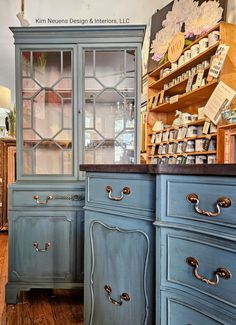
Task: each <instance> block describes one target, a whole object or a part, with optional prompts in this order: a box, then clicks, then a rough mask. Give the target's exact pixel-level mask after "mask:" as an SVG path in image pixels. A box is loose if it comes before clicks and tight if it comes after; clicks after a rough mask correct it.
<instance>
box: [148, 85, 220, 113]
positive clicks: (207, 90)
mask: <svg viewBox="0 0 236 325" xmlns="http://www.w3.org/2000/svg"><path fill="white" fill-rule="evenodd" d="M217 83H218V81H212V82H210V83H208V84H206V85H205V86H202V87H200V88H197V89H194V90H192V91H190V92H188V93H185V94H184V95H182V96H179V100H178V101H177V102H175V103H173V104H170V103H164V104H161V105H158V106H156V107H154V108H152V109H151V110H150V112H160V113H161V112H173V111H175V110H176V109H178V110H181V109H183V108H185V107H187V106H189V105H193V104H197V103H198V102H201V101H204V100H207V99H208V98H209V97H210V95H211V93H212V92H213V90H214V89H215V87H216V85H217Z"/></svg>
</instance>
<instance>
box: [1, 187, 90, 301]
mask: <svg viewBox="0 0 236 325" xmlns="http://www.w3.org/2000/svg"><path fill="white" fill-rule="evenodd" d="M34 195H40V201H45V198H46V197H47V196H48V195H53V196H55V197H61V196H63V195H64V196H70V195H80V196H81V197H84V184H83V183H82V182H81V183H79V182H78V183H77V184H76V183H67V184H53V183H51V184H45V183H44V184H42V183H41V184H38V185H37V184H32V183H31V184H29V183H26V182H25V183H20V182H18V183H16V184H13V185H11V186H10V197H11V201H10V210H9V278H8V283H7V285H6V303H16V302H17V294H18V293H19V292H20V291H21V290H30V289H31V288H76V287H82V286H83V245H84V243H83V233H84V230H83V226H84V223H83V220H84V213H83V208H82V206H83V205H84V200H82V201H76V202H74V201H71V200H65V199H60V198H59V199H55V200H54V199H53V200H51V201H49V202H48V203H47V204H42V205H38V204H37V203H36V202H35V200H33V198H32V197H33V196H34ZM19 198H21V200H19ZM21 201H22V203H21ZM75 203H76V204H75ZM26 208H27V209H26ZM34 242H37V243H38V244H39V249H44V248H45V243H48V242H50V243H51V246H50V247H49V248H48V250H47V251H46V252H37V251H36V250H35V248H34V247H33V243H34Z"/></svg>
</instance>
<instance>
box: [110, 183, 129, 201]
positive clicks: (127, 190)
mask: <svg viewBox="0 0 236 325" xmlns="http://www.w3.org/2000/svg"><path fill="white" fill-rule="evenodd" d="M106 192H107V193H108V198H109V199H110V200H113V201H121V200H122V199H123V198H124V195H129V194H130V193H131V189H130V188H129V187H127V186H126V187H123V189H122V190H121V191H120V196H112V186H110V185H108V186H107V187H106Z"/></svg>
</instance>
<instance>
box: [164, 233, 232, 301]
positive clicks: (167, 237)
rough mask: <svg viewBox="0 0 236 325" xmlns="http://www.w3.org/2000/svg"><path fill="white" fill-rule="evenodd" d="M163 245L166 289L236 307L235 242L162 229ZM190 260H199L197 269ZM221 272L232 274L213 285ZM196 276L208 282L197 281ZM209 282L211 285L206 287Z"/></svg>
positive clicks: (220, 278)
mask: <svg viewBox="0 0 236 325" xmlns="http://www.w3.org/2000/svg"><path fill="white" fill-rule="evenodd" d="M161 242H162V243H163V246H162V253H161V256H162V260H161V273H162V276H161V279H162V280H161V281H162V283H163V284H164V285H168V286H171V287H176V288H178V289H181V290H187V291H189V292H192V293H193V292H195V293H199V294H203V295H204V296H207V297H208V298H209V297H211V298H214V299H216V300H219V301H224V302H225V303H226V304H228V305H231V306H234V307H236V264H235V260H236V241H235V239H234V240H223V239H218V238H216V237H214V236H206V235H202V234H197V233H195V232H186V231H175V230H169V229H162V230H161ZM164 243H165V245H164ZM190 258H194V259H195V260H196V263H198V268H197V267H196V266H193V265H190V264H189V262H190ZM222 268H223V269H226V270H228V271H230V273H231V277H230V278H228V279H225V278H223V277H219V283H218V284H217V283H216V284H214V282H215V281H216V279H217V276H216V272H218V273H220V269H222ZM223 269H222V270H221V273H223V271H224V270H223ZM194 272H196V276H197V275H199V276H201V277H203V278H204V279H205V280H204V281H202V280H200V279H197V278H196V276H195V275H194ZM224 272H226V271H224ZM229 275H230V274H229ZM207 279H208V280H210V281H212V283H207Z"/></svg>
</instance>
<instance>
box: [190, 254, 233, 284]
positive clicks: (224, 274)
mask: <svg viewBox="0 0 236 325" xmlns="http://www.w3.org/2000/svg"><path fill="white" fill-rule="evenodd" d="M186 262H187V263H188V265H190V266H192V267H194V270H193V274H194V276H195V278H197V279H198V280H200V281H203V282H205V283H206V284H209V285H212V286H213V285H217V284H218V283H219V281H220V278H222V279H225V280H228V279H230V278H231V277H232V274H231V272H230V271H229V270H227V269H226V268H224V267H219V268H218V269H217V270H216V271H215V272H214V273H215V277H216V278H215V280H209V279H207V278H204V277H203V276H201V275H200V274H199V273H198V268H199V262H198V260H196V259H195V258H194V257H191V256H190V257H187V258H186Z"/></svg>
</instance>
